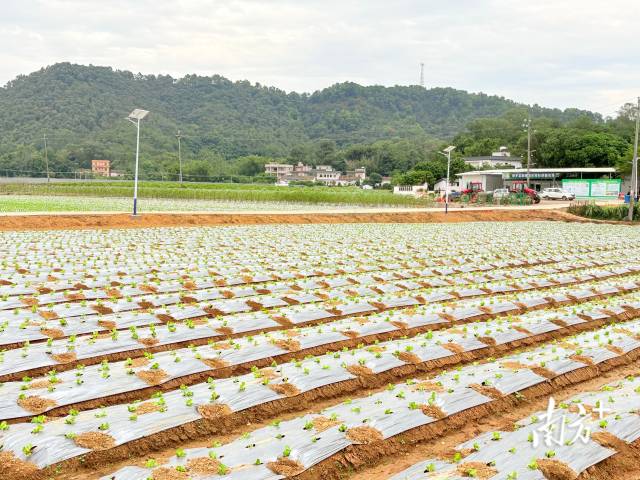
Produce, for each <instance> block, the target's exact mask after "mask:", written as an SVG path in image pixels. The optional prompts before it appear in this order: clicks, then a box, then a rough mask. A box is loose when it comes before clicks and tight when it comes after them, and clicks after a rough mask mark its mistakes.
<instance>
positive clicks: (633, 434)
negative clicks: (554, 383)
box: [391, 377, 640, 480]
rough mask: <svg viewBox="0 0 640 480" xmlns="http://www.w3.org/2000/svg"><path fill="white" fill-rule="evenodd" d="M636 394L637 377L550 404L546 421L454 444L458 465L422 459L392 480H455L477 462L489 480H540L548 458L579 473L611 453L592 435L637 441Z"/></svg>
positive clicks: (536, 418)
mask: <svg viewBox="0 0 640 480" xmlns="http://www.w3.org/2000/svg"><path fill="white" fill-rule="evenodd" d="M639 389H640V377H628V378H624V379H621V380H619V381H617V382H615V383H611V384H608V385H605V386H604V387H602V388H601V389H600V390H599V391H592V392H586V393H582V394H580V395H577V396H575V397H573V398H570V399H567V400H564V401H562V402H558V403H555V401H554V404H553V407H554V408H552V409H551V415H550V416H549V415H548V411H547V410H545V411H541V412H537V413H535V414H533V415H531V416H530V417H528V418H526V419H523V420H521V421H519V422H517V424H516V425H517V427H518V428H517V429H516V430H515V431H512V432H486V433H483V434H481V435H479V436H477V437H475V438H472V439H470V440H468V441H466V442H465V443H463V444H461V445H459V446H458V447H457V449H458V450H469V449H470V450H471V453H470V454H469V455H468V456H466V457H464V459H462V460H461V463H460V464H455V463H448V462H444V461H441V460H437V459H432V460H426V461H423V462H420V463H418V464H416V465H413V466H411V467H410V468H408V469H407V470H404V471H402V472H400V473H398V474H397V475H394V476H393V477H391V478H392V480H405V479H406V480H417V479H421V478H429V475H431V476H436V477H437V478H442V479H458V478H460V476H461V475H460V474H461V472H460V470H461V468H460V465H462V466H464V463H467V462H480V463H483V464H487V465H490V466H492V467H493V468H494V469H495V470H496V475H494V476H492V477H491V478H496V479H498V478H500V479H502V478H506V479H523V478H525V479H544V478H546V477H545V476H544V475H543V474H542V472H541V471H540V470H539V469H538V464H537V462H538V461H539V460H540V459H547V458H549V459H553V460H557V461H560V462H562V463H564V464H566V465H567V466H569V467H570V468H571V469H572V470H573V471H574V472H576V473H577V474H580V473H581V472H583V471H584V470H586V469H587V468H589V467H590V466H592V465H596V464H598V463H599V462H601V461H603V460H605V459H606V458H608V457H610V456H612V455H614V454H615V453H616V451H615V450H614V449H610V448H604V447H602V446H601V445H600V444H599V443H597V442H596V441H595V440H594V439H592V438H591V435H593V434H595V433H598V432H606V433H608V434H611V435H614V436H615V437H617V438H619V439H620V440H622V441H624V442H627V443H631V442H634V441H636V440H637V439H638V438H640V417H639V416H638V411H639V410H638V409H639V407H640V395H638V391H639ZM580 408H583V410H582V411H580ZM589 412H592V413H589ZM563 425H564V427H562V426H563ZM463 469H464V468H463ZM427 473H428V474H429V475H427ZM462 473H464V472H462ZM462 476H463V477H465V478H468V475H462Z"/></svg>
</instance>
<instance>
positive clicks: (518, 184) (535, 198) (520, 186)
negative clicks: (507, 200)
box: [509, 180, 540, 203]
mask: <svg viewBox="0 0 640 480" xmlns="http://www.w3.org/2000/svg"><path fill="white" fill-rule="evenodd" d="M509 191H510V192H511V193H524V194H525V195H527V196H528V197H529V198H531V201H532V202H533V203H540V195H538V192H536V191H535V190H534V189H532V188H529V187H528V186H527V182H525V181H522V180H518V181H515V182H513V183H512V184H511V189H510V190H509Z"/></svg>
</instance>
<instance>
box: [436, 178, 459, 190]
mask: <svg viewBox="0 0 640 480" xmlns="http://www.w3.org/2000/svg"><path fill="white" fill-rule="evenodd" d="M446 189H447V179H446V178H441V179H440V180H438V181H437V182H436V183H434V184H433V191H434V192H445V191H446ZM458 191H460V183H459V182H458V180H454V181H453V182H450V183H449V192H458Z"/></svg>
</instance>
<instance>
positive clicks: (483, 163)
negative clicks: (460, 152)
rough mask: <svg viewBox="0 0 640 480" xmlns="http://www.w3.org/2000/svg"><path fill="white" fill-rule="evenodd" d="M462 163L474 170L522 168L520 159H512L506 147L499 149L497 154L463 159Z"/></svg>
mask: <svg viewBox="0 0 640 480" xmlns="http://www.w3.org/2000/svg"><path fill="white" fill-rule="evenodd" d="M463 160H464V163H466V164H467V165H471V166H472V167H474V168H486V167H490V168H496V167H500V166H502V167H504V166H508V167H512V168H522V158H520V157H512V156H511V153H510V152H509V149H508V148H507V147H500V149H499V150H498V151H497V152H492V153H491V155H487V156H482V157H465V158H463Z"/></svg>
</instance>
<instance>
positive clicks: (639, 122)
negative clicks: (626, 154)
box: [628, 97, 640, 222]
mask: <svg viewBox="0 0 640 480" xmlns="http://www.w3.org/2000/svg"><path fill="white" fill-rule="evenodd" d="M639 130H640V97H638V106H637V109H636V137H635V140H634V142H633V159H632V160H631V195H629V217H628V218H629V221H630V222H632V221H633V205H634V203H635V199H636V194H637V192H638V131H639Z"/></svg>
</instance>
